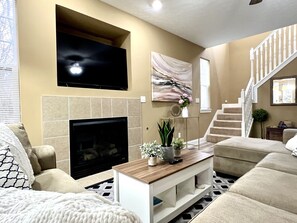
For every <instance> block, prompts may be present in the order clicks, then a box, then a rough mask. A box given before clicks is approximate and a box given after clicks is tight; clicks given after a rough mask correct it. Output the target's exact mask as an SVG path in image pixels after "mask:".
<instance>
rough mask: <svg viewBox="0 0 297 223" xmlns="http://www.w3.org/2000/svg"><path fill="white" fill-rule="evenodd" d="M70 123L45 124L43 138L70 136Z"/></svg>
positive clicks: (53, 122)
mask: <svg viewBox="0 0 297 223" xmlns="http://www.w3.org/2000/svg"><path fill="white" fill-rule="evenodd" d="M68 126H69V125H68V121H52V122H44V123H43V137H44V138H50V137H57V136H68V135H69V131H68V129H69V128H68Z"/></svg>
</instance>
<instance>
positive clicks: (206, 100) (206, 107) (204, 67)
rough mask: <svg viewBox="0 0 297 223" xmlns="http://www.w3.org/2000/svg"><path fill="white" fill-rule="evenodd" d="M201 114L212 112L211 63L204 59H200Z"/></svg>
mask: <svg viewBox="0 0 297 223" xmlns="http://www.w3.org/2000/svg"><path fill="white" fill-rule="evenodd" d="M200 112H211V107H210V63H209V60H206V59H203V58H200Z"/></svg>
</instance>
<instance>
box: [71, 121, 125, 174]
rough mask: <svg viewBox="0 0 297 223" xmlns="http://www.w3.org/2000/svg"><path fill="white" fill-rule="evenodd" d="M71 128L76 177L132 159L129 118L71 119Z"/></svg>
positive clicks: (73, 166)
mask: <svg viewBox="0 0 297 223" xmlns="http://www.w3.org/2000/svg"><path fill="white" fill-rule="evenodd" d="M69 128H70V170H71V176H72V177H73V178H74V179H78V178H81V177H85V176H88V175H92V174H95V173H99V172H101V171H105V170H108V169H111V167H112V166H114V165H117V164H120V163H124V162H128V127H127V117H116V118H100V119H80V120H70V121H69Z"/></svg>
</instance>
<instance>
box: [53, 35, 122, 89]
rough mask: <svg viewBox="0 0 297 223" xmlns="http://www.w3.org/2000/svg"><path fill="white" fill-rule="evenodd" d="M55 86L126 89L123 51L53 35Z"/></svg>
mask: <svg viewBox="0 0 297 223" xmlns="http://www.w3.org/2000/svg"><path fill="white" fill-rule="evenodd" d="M57 82H58V86H69V87H82V88H99V89H114V90H127V89H128V75H127V59H126V50H125V49H122V48H119V47H114V46H110V45H106V44H103V43H100V42H96V41H93V40H89V39H86V38H82V37H78V36H75V35H71V34H66V33H63V32H57Z"/></svg>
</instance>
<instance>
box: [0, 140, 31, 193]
mask: <svg viewBox="0 0 297 223" xmlns="http://www.w3.org/2000/svg"><path fill="white" fill-rule="evenodd" d="M0 187H3V188H9V187H15V188H19V189H31V185H30V184H29V181H28V176H27V175H26V174H24V172H23V170H22V169H21V168H20V165H19V164H18V163H17V162H16V160H15V158H14V156H13V155H12V153H11V152H10V150H9V146H8V145H7V146H2V147H1V148H0Z"/></svg>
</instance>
